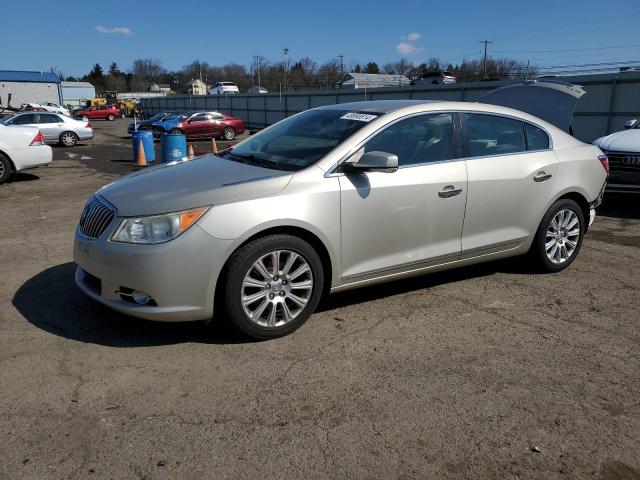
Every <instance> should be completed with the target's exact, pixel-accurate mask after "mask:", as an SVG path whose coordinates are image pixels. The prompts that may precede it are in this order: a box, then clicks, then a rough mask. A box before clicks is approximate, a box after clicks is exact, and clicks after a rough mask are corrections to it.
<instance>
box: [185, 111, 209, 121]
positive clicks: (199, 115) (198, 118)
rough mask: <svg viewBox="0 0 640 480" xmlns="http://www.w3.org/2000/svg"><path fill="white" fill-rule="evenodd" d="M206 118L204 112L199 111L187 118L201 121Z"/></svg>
mask: <svg viewBox="0 0 640 480" xmlns="http://www.w3.org/2000/svg"><path fill="white" fill-rule="evenodd" d="M206 119H207V114H206V113H199V114H197V115H194V116H193V117H191V118H190V119H189V120H190V121H192V122H202V121H204V120H206Z"/></svg>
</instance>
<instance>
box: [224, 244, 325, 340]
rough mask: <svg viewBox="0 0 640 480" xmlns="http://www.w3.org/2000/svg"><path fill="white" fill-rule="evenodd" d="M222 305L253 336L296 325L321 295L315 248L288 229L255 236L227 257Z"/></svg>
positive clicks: (321, 279)
mask: <svg viewBox="0 0 640 480" xmlns="http://www.w3.org/2000/svg"><path fill="white" fill-rule="evenodd" d="M226 272H227V273H226V278H225V279H221V281H223V282H224V296H223V297H222V298H221V300H224V307H225V310H226V314H227V316H228V319H229V320H230V321H231V323H232V324H233V325H234V326H235V327H236V328H237V329H239V330H240V331H241V332H243V333H245V334H246V335H249V336H251V337H255V338H264V339H267V338H277V337H282V336H284V335H288V334H289V333H291V332H293V331H294V330H296V329H297V328H299V327H300V326H301V325H302V324H303V323H304V322H305V321H306V320H307V319H308V318H309V317H310V316H311V314H312V313H313V312H314V310H315V309H316V307H317V306H318V302H319V301H320V297H321V296H322V288H323V284H324V272H323V269H322V262H321V260H320V257H319V255H318V253H317V252H316V251H315V249H314V248H313V247H312V246H311V245H309V244H308V243H307V242H305V241H304V240H302V239H300V238H298V237H294V236H291V235H282V234H278V235H269V236H267V237H263V238H259V239H257V240H254V241H252V242H250V243H248V244H247V245H245V246H244V247H242V248H241V249H240V250H238V251H237V252H236V253H234V254H233V256H232V257H231V259H230V261H229V264H228V267H227V269H226Z"/></svg>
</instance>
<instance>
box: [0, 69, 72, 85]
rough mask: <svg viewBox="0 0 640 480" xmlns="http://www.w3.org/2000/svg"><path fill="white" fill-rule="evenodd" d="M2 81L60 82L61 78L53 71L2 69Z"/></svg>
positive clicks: (0, 80) (0, 79)
mask: <svg viewBox="0 0 640 480" xmlns="http://www.w3.org/2000/svg"><path fill="white" fill-rule="evenodd" d="M0 82H31V83H60V78H59V77H58V75H57V74H55V73H53V72H23V71H18V70H0Z"/></svg>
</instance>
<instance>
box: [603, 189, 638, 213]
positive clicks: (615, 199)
mask: <svg viewBox="0 0 640 480" xmlns="http://www.w3.org/2000/svg"><path fill="white" fill-rule="evenodd" d="M639 198H640V196H639V195H638V194H637V193H635V194H634V193H629V194H625V193H606V194H605V196H604V199H603V201H602V205H600V206H599V207H598V208H597V214H598V215H599V216H603V217H613V218H632V219H640V208H638V199H639Z"/></svg>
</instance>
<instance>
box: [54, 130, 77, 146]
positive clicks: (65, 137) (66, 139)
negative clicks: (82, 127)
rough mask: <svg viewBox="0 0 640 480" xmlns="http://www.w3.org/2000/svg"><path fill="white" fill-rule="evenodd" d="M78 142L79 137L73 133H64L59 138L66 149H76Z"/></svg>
mask: <svg viewBox="0 0 640 480" xmlns="http://www.w3.org/2000/svg"><path fill="white" fill-rule="evenodd" d="M78 140H79V139H78V135H76V134H75V133H73V132H62V133H61V134H60V137H59V141H60V143H61V144H62V145H63V146H65V147H74V146H75V145H76V143H78Z"/></svg>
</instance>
